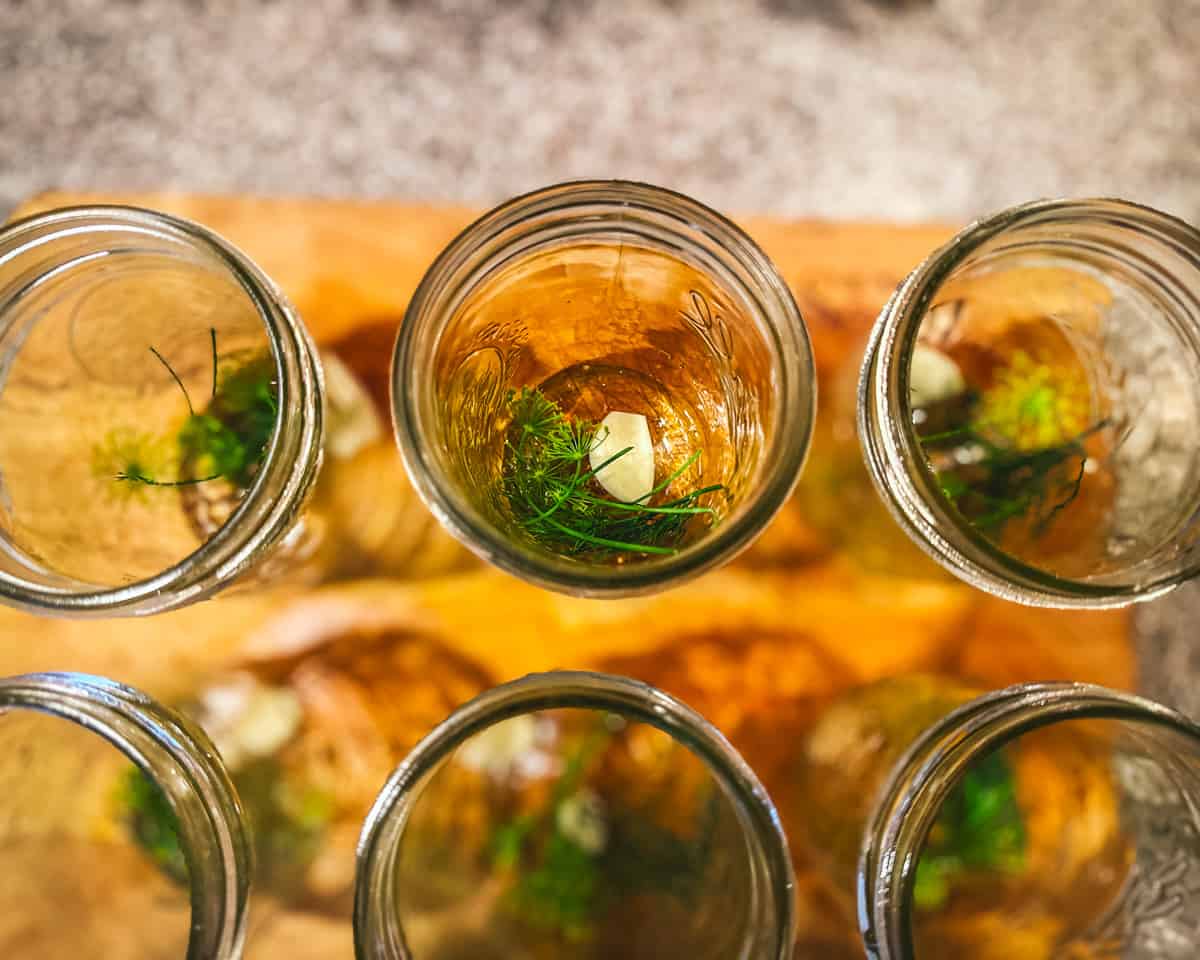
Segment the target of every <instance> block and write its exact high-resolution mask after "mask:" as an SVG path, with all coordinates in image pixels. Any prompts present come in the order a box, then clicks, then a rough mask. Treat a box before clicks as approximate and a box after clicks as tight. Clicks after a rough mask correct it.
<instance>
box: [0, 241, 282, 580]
mask: <svg viewBox="0 0 1200 960" xmlns="http://www.w3.org/2000/svg"><path fill="white" fill-rule="evenodd" d="M276 380H277V375H276V364H275V361H274V358H273V355H272V353H271V346H270V343H269V340H268V337H267V333H266V330H265V328H264V326H263V323H262V319H261V315H260V312H259V309H258V307H257V306H256V304H255V302H254V300H253V299H252V298H251V296H250V295H249V294H248V293H247V290H246V289H245V288H244V287H243V286H242V284H241V283H240V282H239V280H238V278H237V277H236V276H235V275H234V274H233V273H232V272H231V270H230V268H229V266H228V265H227V264H225V263H224V262H222V261H221V260H220V259H219V258H218V257H217V256H216V254H215V253H212V252H209V251H205V250H203V249H201V248H200V247H199V246H198V244H197V242H196V241H190V240H189V241H187V242H185V241H184V240H183V239H182V238H180V237H175V236H173V235H166V234H164V235H158V234H154V233H152V232H149V231H146V230H135V229H132V228H129V229H124V228H121V227H118V226H112V227H109V228H103V229H97V228H92V229H89V230H79V231H71V230H63V231H61V232H60V233H58V234H52V235H50V236H48V237H42V238H40V239H39V240H38V241H37V242H32V241H31V242H29V243H28V244H27V245H26V247H25V248H23V249H21V250H18V251H17V252H15V253H13V254H10V255H9V256H8V257H3V256H0V543H2V545H3V547H4V550H3V552H2V554H0V568H2V569H3V571H4V572H5V573H7V574H9V575H10V576H12V577H14V578H19V579H22V580H25V581H27V582H34V583H37V584H38V585H41V586H50V587H62V588H64V589H74V590H78V589H82V588H85V587H101V588H104V587H116V586H120V585H124V584H128V583H132V582H136V581H140V580H144V579H147V578H150V577H152V576H154V575H156V574H159V573H161V572H162V571H164V570H166V569H168V568H170V567H171V566H173V565H175V564H177V563H179V562H180V561H182V560H183V559H184V558H186V557H187V556H188V555H189V554H191V553H193V552H195V551H196V550H197V549H198V548H199V547H200V546H202V545H203V544H204V543H205V542H207V541H208V540H209V539H211V538H212V537H213V536H214V535H215V533H216V532H217V531H218V530H219V529H220V528H221V526H222V525H223V524H224V523H225V522H226V521H227V520H228V519H229V517H230V516H231V515H232V514H233V512H234V510H235V509H236V507H237V505H238V504H239V503H240V502H241V500H242V499H243V498H244V496H245V495H246V493H247V492H248V489H249V487H250V486H251V485H252V483H253V480H254V477H255V475H256V474H257V472H258V468H259V465H260V463H261V462H262V460H263V459H264V457H265V455H266V451H267V449H268V447H269V443H270V438H271V435H272V433H273V431H274V429H275V424H276V422H277V419H278V402H277V401H278V390H277V384H276Z"/></svg>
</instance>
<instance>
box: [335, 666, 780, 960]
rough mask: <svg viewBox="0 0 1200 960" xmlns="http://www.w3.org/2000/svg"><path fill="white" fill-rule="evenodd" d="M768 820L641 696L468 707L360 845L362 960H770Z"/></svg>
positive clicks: (743, 785) (773, 959) (536, 693)
mask: <svg viewBox="0 0 1200 960" xmlns="http://www.w3.org/2000/svg"><path fill="white" fill-rule="evenodd" d="M794 897H795V891H794V879H793V875H792V867H791V860H790V857H789V855H788V849H787V843H786V840H785V839H784V836H783V833H782V829H781V827H780V824H779V821H778V817H777V815H776V813H775V810H774V808H773V807H772V805H771V802H770V800H769V799H768V797H767V795H766V793H765V792H764V791H763V788H762V786H761V785H760V784H759V783H758V781H757V779H756V778H755V776H754V774H753V773H752V771H751V770H750V769H749V767H747V766H746V764H745V762H744V761H742V759H741V758H740V757H739V756H738V755H737V754H736V753H735V752H734V750H733V749H732V747H730V745H729V744H728V743H727V742H726V741H725V740H724V738H723V737H722V736H721V735H720V734H719V733H718V732H717V731H716V730H715V729H714V728H713V727H712V726H711V725H709V724H708V723H707V722H705V721H704V720H703V718H701V717H700V716H698V715H697V714H695V713H694V712H693V711H691V710H689V709H688V708H687V707H685V706H684V705H683V704H681V703H680V702H679V701H677V700H675V699H674V698H672V697H669V696H667V695H666V694H664V693H662V692H661V691H658V690H655V689H654V688H652V687H649V686H647V685H645V684H642V683H638V682H636V681H633V680H629V679H626V678H621V677H614V676H608V675H603V674H594V673H549V674H540V675H534V676H530V677H527V678H525V679H523V680H519V681H515V682H513V683H510V684H506V685H504V686H501V687H498V688H495V689H493V690H491V691H489V692H488V693H485V694H483V695H482V696H480V697H477V698H476V699H474V700H472V701H470V702H469V703H467V704H465V705H464V706H463V707H461V708H460V709H459V710H457V711H455V713H454V714H453V715H452V716H451V717H450V718H449V719H447V720H446V721H445V722H444V723H442V724H441V725H439V726H438V728H437V729H436V730H434V731H433V732H432V733H431V734H430V735H429V736H428V737H426V738H425V739H424V740H423V741H422V742H421V743H420V744H419V745H418V746H417V748H416V749H415V750H414V751H413V752H412V753H411V754H410V755H409V756H408V758H407V759H406V760H405V761H404V763H403V764H401V766H400V767H399V768H397V770H396V771H395V773H394V774H393V775H392V777H391V778H390V779H389V781H388V783H387V785H386V786H385V787H384V789H383V791H382V792H381V793H380V796H379V798H378V800H377V801H376V804H375V807H374V808H373V810H372V811H371V814H370V816H369V817H368V819H367V822H366V825H365V826H364V828H363V833H362V839H361V841H360V843H359V867H358V881H357V892H356V898H355V949H356V954H357V956H358V957H360V958H362V960H368V958H370V960H433V958H435V957H447V956H451V955H453V956H472V957H478V958H483V957H497V958H499V957H504V958H507V960H516V958H520V957H530V958H532V957H538V958H551V957H562V958H573V960H579V958H586V957H595V958H602V957H613V956H621V957H628V958H634V960H636V958H640V957H646V958H649V957H663V956H695V957H698V958H712V960H727V958H732V957H744V958H754V960H760V958H761V960H782V958H786V957H789V956H790V955H791V950H792V943H793V938H794V936H795V930H794V922H795V906H794V902H793V901H794Z"/></svg>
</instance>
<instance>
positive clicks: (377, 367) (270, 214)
mask: <svg viewBox="0 0 1200 960" xmlns="http://www.w3.org/2000/svg"><path fill="white" fill-rule="evenodd" d="M82 202H110V203H111V202H121V203H132V204H136V205H139V206H146V207H151V208H156V209H160V210H164V211H168V212H170V213H174V214H177V215H180V216H183V217H187V218H190V219H193V220H196V221H199V222H201V223H203V224H204V225H206V226H208V227H210V228H211V229H213V230H215V231H217V232H218V233H220V234H222V235H223V236H225V237H226V238H228V239H229V240H230V241H232V242H233V243H234V244H236V245H237V246H239V247H240V248H242V249H243V250H244V251H245V252H246V253H247V254H248V255H249V256H250V257H252V258H253V259H254V260H255V261H256V262H257V263H258V264H259V265H260V266H261V267H262V268H263V269H264V270H265V271H266V272H267V273H268V274H269V275H270V276H271V277H272V278H274V280H275V281H276V282H277V283H278V284H279V285H280V286H281V288H282V289H283V290H284V292H285V293H286V294H287V295H288V297H289V298H290V299H291V301H292V302H293V303H294V304H295V306H296V307H297V308H298V310H299V312H300V314H301V316H302V317H303V319H304V321H305V323H306V324H307V325H308V327H309V329H310V330H311V331H312V333H313V335H314V337H315V339H316V340H317V341H318V344H319V345H321V346H322V347H323V348H325V349H334V350H335V351H336V352H338V353H339V355H341V356H342V357H343V359H345V360H346V361H347V363H348V364H349V365H350V366H351V367H353V369H354V370H355V371H356V372H357V373H358V374H359V376H360V377H361V378H362V379H363V381H364V382H365V384H366V385H367V386H368V388H369V390H370V391H371V392H372V394H373V396H374V397H375V399H376V400H377V402H382V401H383V399H384V397H385V396H386V384H387V377H388V365H389V362H390V348H391V342H392V339H393V337H394V333H395V329H396V327H397V326H398V324H399V323H400V321H401V318H402V316H403V312H404V309H405V306H406V304H407V302H408V299H409V296H410V295H411V293H412V291H413V290H414V288H415V286H416V284H417V283H418V281H419V279H420V277H421V275H422V273H423V272H424V270H425V269H426V267H427V265H428V264H429V263H430V262H431V261H432V259H433V258H434V256H435V255H436V254H437V253H438V251H439V250H440V249H441V248H442V247H443V246H444V245H445V244H446V243H447V242H448V241H449V240H450V239H451V238H452V237H453V236H454V235H455V234H456V233H457V232H458V231H459V230H460V229H462V228H463V227H464V226H465V225H466V224H467V223H468V222H469V221H470V220H471V219H472V217H473V215H474V211H471V210H467V209H459V208H449V207H438V206H423V205H415V204H395V203H357V202H343V201H321V200H299V199H260V198H245V197H200V196H190V195H182V194H137V195H120V196H118V195H103V196H98V195H94V196H80V195H74V194H47V195H44V196H40V197H37V198H36V199H33V200H31V201H29V202H28V203H27V204H26V205H24V206H23V207H22V208H21V210H19V211H18V212H17V215H24V214H27V213H31V212H34V211H35V210H43V209H47V208H51V207H57V206H63V205H68V204H75V203H82ZM742 223H743V225H744V226H745V228H746V229H747V230H748V232H749V233H750V234H751V235H752V236H753V237H754V238H755V239H757V240H758V241H759V243H760V244H762V246H763V247H764V248H765V249H766V251H767V252H768V254H769V255H770V256H771V257H772V258H773V259H774V261H775V263H776V264H777V266H778V267H779V269H780V271H781V273H782V274H783V276H784V277H785V279H786V280H787V281H788V283H789V284H790V285H791V287H792V290H793V291H794V293H795V296H796V299H797V301H798V303H799V305H800V309H801V312H802V313H803V315H804V317H805V320H806V321H807V323H808V326H809V329H810V331H811V334H812V339H813V343H814V348H815V353H816V360H817V366H818V370H819V376H820V378H821V413H820V416H819V422H818V430H817V437H816V441H815V445H814V450H813V454H812V456H811V458H810V461H809V463H808V466H807V468H806V471H805V474H804V477H803V478H802V480H801V483H800V486H799V489H798V492H797V494H796V496H795V497H794V498H793V501H792V502H791V503H790V504H789V505H788V507H787V508H786V509H785V510H784V511H783V512H782V513H781V515H780V517H779V518H778V519H777V520H776V522H775V523H774V524H773V525H772V527H771V528H770V529H769V530H768V531H767V532H766V533H765V534H764V536H763V537H762V538H761V540H760V542H759V543H758V544H757V545H756V546H755V547H754V548H753V549H751V550H750V551H749V552H748V553H747V554H746V555H744V556H743V557H742V558H739V559H738V560H737V561H735V562H734V563H733V564H732V565H730V566H729V567H728V568H726V569H724V570H721V571H718V572H716V573H713V574H711V575H709V576H707V577H705V578H703V579H701V580H699V581H697V582H695V583H692V584H688V585H685V586H683V587H680V588H678V589H675V590H672V591H669V592H667V593H664V594H660V595H658V596H654V597H647V598H638V599H628V600H615V601H595V600H577V599H572V598H567V597H561V596H558V595H555V594H551V593H548V592H545V591H542V590H538V589H536V588H533V587H530V586H527V585H525V584H523V583H520V582H518V581H516V580H513V579H512V578H510V577H508V576H506V575H504V574H501V573H499V572H497V571H494V570H490V569H484V568H481V567H479V566H478V565H473V566H470V565H469V566H468V567H467V568H466V569H464V570H463V571H462V572H459V573H455V574H453V575H445V576H439V577H433V578H430V577H428V576H420V577H417V576H416V575H415V574H416V573H418V572H420V573H427V572H428V571H420V570H417V569H416V567H414V576H412V577H407V576H403V575H397V574H395V573H392V574H390V575H388V576H378V575H375V576H372V575H371V574H372V571H371V570H369V569H368V570H365V571H363V573H364V574H365V575H364V576H361V577H358V578H356V579H354V580H349V581H343V582H339V583H331V584H326V585H323V586H320V587H318V588H305V589H301V588H295V587H292V588H288V587H282V588H276V589H272V590H269V591H266V590H264V591H259V592H254V593H249V592H246V593H238V594H235V595H228V596H226V597H223V598H217V599H215V600H212V601H209V602H205V603H201V604H198V605H195V606H193V607H190V608H188V609H185V610H180V611H176V612H173V613H169V614H164V615H162V616H158V617H154V618H149V619H142V620H109V621H97V622H83V621H39V620H37V619H35V618H34V617H31V616H28V615H25V614H21V613H17V612H14V611H11V610H7V609H5V610H0V674H8V673H17V672H23V671H29V670H46V669H76V670H86V671H92V672H98V673H103V674H107V675H109V676H112V677H115V678H117V679H120V680H124V681H126V682H130V683H134V684H137V685H140V686H142V687H144V688H145V689H147V690H149V691H150V692H152V693H154V694H156V695H159V696H162V697H165V698H171V697H174V696H178V695H180V694H182V693H185V692H186V691H187V690H188V689H189V688H190V687H191V686H193V685H194V684H195V683H196V682H197V680H198V679H199V678H201V677H202V676H204V675H205V674H207V673H210V672H211V671H213V670H219V669H222V668H225V667H227V666H230V665H235V664H239V663H246V662H254V663H260V664H261V663H263V662H264V661H271V660H272V659H277V660H278V659H287V658H288V657H293V658H294V657H295V656H297V655H312V656H320V651H321V650H322V649H323V647H329V645H331V644H334V643H335V641H336V645H337V648H338V653H337V656H338V657H340V658H342V659H343V660H345V659H347V658H349V659H350V660H351V661H353V659H354V657H355V652H354V651H355V643H356V640H355V638H356V637H359V636H366V635H368V634H373V633H374V634H378V633H379V632H380V631H384V632H386V631H398V634H397V635H405V636H412V635H419V636H422V637H426V638H433V639H432V640H431V641H430V643H432V644H433V646H431V647H430V648H429V649H430V650H431V651H432V653H427V656H429V657H431V658H432V661H433V662H440V661H447V660H449V659H461V660H462V661H463V662H468V661H469V662H470V663H471V664H472V665H473V669H475V670H476V671H477V675H478V676H480V677H485V678H486V679H487V682H500V681H502V680H505V679H509V678H511V677H515V676H518V675H521V674H523V673H526V672H529V671H533V670H542V669H548V668H554V667H592V668H602V669H609V670H613V671H617V672H624V673H629V674H632V675H636V676H639V677H641V678H643V679H646V680H649V681H651V682H655V683H657V684H659V685H660V686H663V687H665V688H666V689H668V690H670V691H672V692H676V693H677V694H679V695H681V696H682V697H683V698H684V699H686V700H688V701H690V702H692V703H693V705H694V706H696V707H697V708H698V709H700V710H701V712H706V713H707V714H708V715H709V716H710V719H712V720H713V721H714V722H715V723H717V725H718V726H720V727H721V728H722V729H723V730H724V731H725V732H726V733H728V734H729V735H730V736H731V738H732V739H733V741H734V742H735V744H738V745H739V746H740V747H741V748H742V749H743V751H744V752H745V753H746V754H747V757H748V759H750V761H751V763H752V764H754V765H755V766H756V767H757V768H758V769H759V770H760V772H761V774H762V775H763V777H764V779H765V780H766V781H767V786H768V788H769V789H770V788H772V781H773V779H774V778H776V777H778V776H782V775H783V774H781V773H780V771H782V770H785V769H786V766H787V757H786V755H783V756H781V755H780V752H779V751H780V749H783V748H786V746H787V743H788V742H789V738H788V737H787V736H779V735H778V734H780V733H782V732H783V731H784V728H786V726H787V724H788V722H789V721H790V720H791V719H794V718H798V717H801V716H804V715H810V712H809V713H806V709H805V705H806V704H812V703H815V702H819V701H820V700H822V699H824V698H826V697H828V696H830V695H831V694H833V693H836V692H837V691H839V690H841V689H845V688H847V687H849V686H851V685H853V684H856V683H861V682H863V681H865V680H869V679H872V678H877V677H881V676H887V675H892V674H899V673H905V672H912V671H943V672H948V673H953V674H957V675H962V676H968V677H970V678H972V679H973V680H975V681H976V682H978V683H979V684H980V685H982V686H1002V685H1005V684H1008V683H1012V682H1017V681H1023V680H1051V679H1078V680H1088V681H1092V682H1097V683H1102V684H1106V685H1108V686H1112V687H1118V688H1126V689H1130V688H1133V687H1134V686H1135V675H1134V659H1133V655H1132V644H1131V639H1130V620H1129V617H1128V616H1127V615H1126V614H1124V613H1121V612H1103V613H1085V612H1058V611H1044V610H1030V609H1025V608H1021V607H1017V606H1013V605H1010V604H1005V603H1003V602H1001V601H997V600H994V599H992V598H990V597H986V596H984V595H982V594H979V593H977V592H975V591H972V590H971V589H969V588H967V587H966V586H964V585H962V584H960V583H958V582H956V581H953V580H950V579H949V578H948V577H946V576H944V575H942V574H941V573H940V571H938V570H937V569H935V568H934V567H933V565H932V564H931V563H929V562H927V561H925V560H924V558H923V556H922V555H920V554H919V553H918V552H917V551H916V550H915V548H913V547H911V545H909V544H908V543H907V541H906V540H905V539H904V538H903V536H902V535H901V534H899V533H898V531H897V530H896V528H895V527H894V525H893V524H892V522H891V520H890V518H888V517H887V515H886V514H885V513H884V511H883V509H882V507H881V506H880V505H879V504H878V501H877V499H876V498H875V496H874V493H873V491H872V490H871V489H870V487H869V484H868V481H867V479H866V475H865V472H864V471H863V469H862V466H861V462H860V461H859V460H858V453H857V445H856V442H855V440H854V434H853V420H852V414H853V407H852V402H853V393H852V390H850V389H849V387H848V385H849V384H851V383H852V380H853V376H854V374H855V373H856V369H857V364H858V356H859V351H860V349H861V345H862V343H863V340H864V338H865V336H866V333H867V331H868V330H869V328H870V325H871V323H872V321H873V320H874V318H875V316H876V314H877V313H878V311H879V309H880V307H881V306H882V304H883V303H884V301H885V300H886V298H887V296H888V295H889V294H890V292H891V291H892V289H893V288H894V287H895V285H896V284H897V283H898V282H899V280H900V279H901V278H902V277H903V276H904V274H905V273H906V272H907V271H908V270H909V269H911V268H912V267H913V266H914V265H915V264H916V263H917V262H918V261H919V260H920V259H921V258H922V257H923V256H924V255H925V254H926V253H928V252H929V251H930V250H931V249H932V248H934V247H935V246H937V245H938V244H940V243H941V242H943V241H944V240H945V239H946V238H947V237H948V236H949V235H950V234H951V233H952V232H953V230H952V228H951V227H949V226H943V225H914V226H898V225H889V224H870V223H853V224H848V223H847V224H843V223H828V222H816V221H804V222H782V221H777V220H770V219H764V218H746V219H744V220H743V221H742ZM402 487H403V489H402ZM395 492H396V495H397V496H407V497H409V498H410V499H411V497H412V494H411V490H409V489H407V488H406V487H405V486H404V481H403V479H400V480H398V481H397V482H396V487H395ZM414 509H415V510H417V511H420V510H421V509H422V508H420V507H419V506H416V507H415V508H414ZM421 516H422V520H421V522H424V523H428V522H429V521H428V518H427V517H426V516H425V515H424V514H422V515H421ZM414 522H416V521H414ZM437 535H438V536H441V534H440V532H439V533H438V534H437ZM416 566H417V567H419V564H417V565H416ZM362 662H363V663H366V661H362ZM371 662H372V663H374V662H376V661H371ZM365 669H366V668H364V667H362V665H361V664H360V668H359V669H357V672H356V673H355V678H356V682H358V683H360V684H362V685H365V686H372V685H374V686H377V687H382V688H384V689H385V690H392V691H393V692H394V696H392V697H390V699H389V697H382V698H376V699H377V700H383V701H388V702H393V701H398V700H403V699H406V698H412V696H413V694H414V692H419V691H414V688H413V678H412V677H411V676H409V677H401V676H392V675H390V674H389V670H388V668H386V667H381V668H379V669H377V670H374V672H371V671H367V672H365V673H364V670H365ZM418 682H419V680H418ZM454 702H456V696H455V695H454V694H453V693H451V694H444V695H441V696H438V697H435V696H432V695H431V696H430V697H429V698H428V703H429V705H428V708H427V711H426V713H424V714H420V717H421V719H420V723H419V724H418V725H422V724H423V725H424V727H423V728H424V729H427V728H428V727H429V726H432V725H433V723H435V722H436V721H437V720H438V719H440V718H441V716H442V715H444V713H445V712H446V711H448V710H449V709H450V708H451V707H452V706H453V704H454ZM409 721H410V722H411V721H412V718H411V717H410V718H409ZM764 733H767V734H768V735H766V736H764ZM416 735H419V732H418V733H416V734H412V735H411V736H409V739H411V738H412V736H416ZM405 742H407V741H405ZM401 746H402V744H401ZM811 909H813V910H817V909H820V908H819V906H811ZM801 914H802V915H801V923H802V926H803V924H804V923H805V922H806V917H805V913H804V909H802V910H801ZM808 920H813V917H811V916H809V917H808ZM814 922H815V921H814ZM297 924H299V921H298V920H295V918H293V922H289V923H288V924H284V925H283V927H281V928H280V929H279V930H278V936H279V938H280V940H279V944H280V946H278V947H277V949H279V950H285V949H286V950H287V951H288V952H289V954H290V953H291V948H290V947H285V946H282V945H283V944H288V943H294V942H300V941H303V940H305V935H304V934H303V932H302V931H303V927H302V926H298V925H297ZM339 930H341V932H340V933H338V934H337V936H338V937H339V938H344V936H345V931H344V925H343V927H340V928H339ZM289 938H291V939H289ZM251 946H252V948H253V947H254V944H253V941H252V944H251ZM344 946H345V943H344V941H343V940H342V939H339V941H338V946H337V947H336V948H335V952H338V953H340V952H341V948H342V947H344ZM252 955H255V956H263V955H265V954H264V952H263V950H262V948H261V947H260V948H259V949H252ZM280 955H283V954H282V953H281V954H280ZM297 955H298V954H297Z"/></svg>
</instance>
